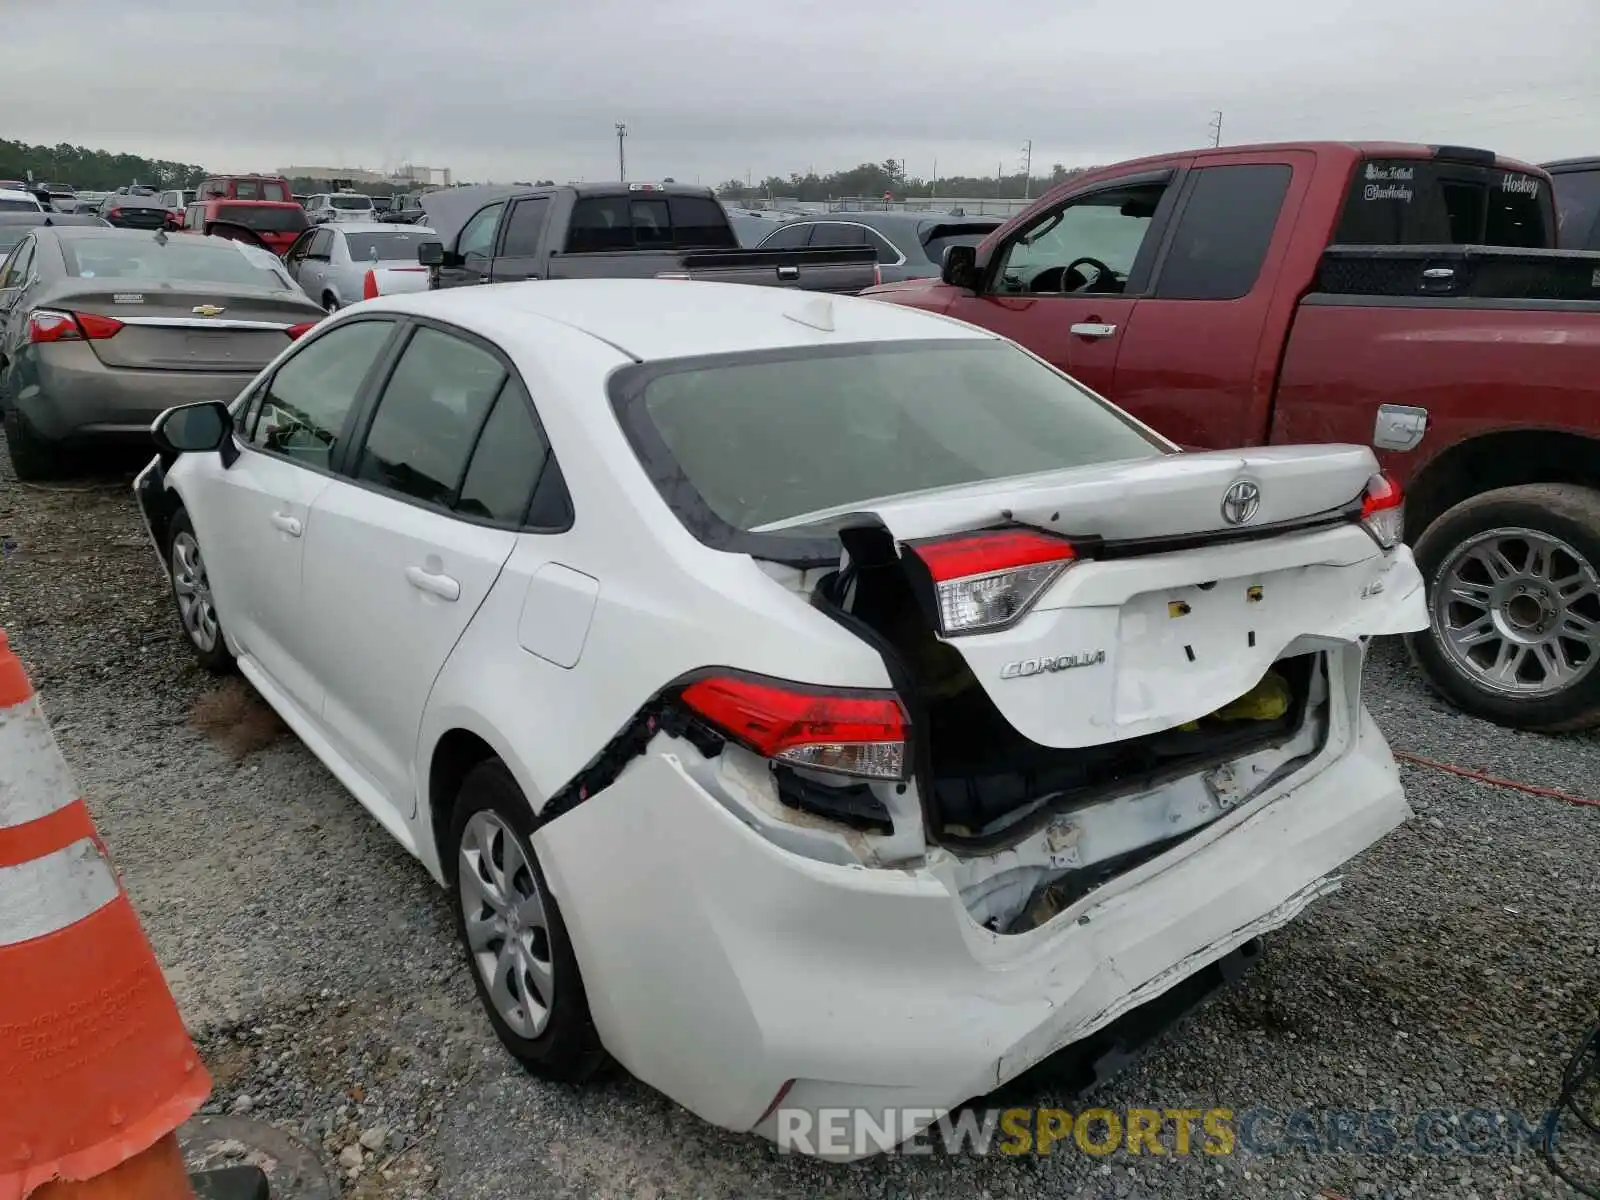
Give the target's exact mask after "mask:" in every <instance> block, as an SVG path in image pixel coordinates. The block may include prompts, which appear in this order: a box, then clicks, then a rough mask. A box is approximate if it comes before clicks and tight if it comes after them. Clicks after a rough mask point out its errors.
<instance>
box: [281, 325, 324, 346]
mask: <svg viewBox="0 0 1600 1200" xmlns="http://www.w3.org/2000/svg"><path fill="white" fill-rule="evenodd" d="M316 327H317V322H315V321H302V322H301V323H300V324H298V325H291V326H289V328H288V329H285V330H284V332H285V333H287V334H288V335H289V340H290V341H291V342H293V341H298V340H299V339H300V338H302V337H304V336H305V335H306V334H308V333H310V332H311V331H312V330H313V329H315V328H316Z"/></svg>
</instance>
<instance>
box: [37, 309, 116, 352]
mask: <svg viewBox="0 0 1600 1200" xmlns="http://www.w3.org/2000/svg"><path fill="white" fill-rule="evenodd" d="M121 330H122V322H121V321H119V320H117V319H116V318H115V317H102V316H100V315H98V314H97V313H70V312H58V311H57V310H55V309H53V308H36V309H34V310H33V311H32V312H31V313H29V314H28V341H30V342H32V343H33V344H34V345H36V346H37V345H40V344H46V343H50V342H81V341H85V340H88V341H93V342H101V341H104V340H105V339H106V338H109V337H116V336H117V334H118V333H119V332H121Z"/></svg>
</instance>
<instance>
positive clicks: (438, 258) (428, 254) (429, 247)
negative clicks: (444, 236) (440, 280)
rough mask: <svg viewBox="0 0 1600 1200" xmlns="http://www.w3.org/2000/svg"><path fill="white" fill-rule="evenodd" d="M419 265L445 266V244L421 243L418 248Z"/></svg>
mask: <svg viewBox="0 0 1600 1200" xmlns="http://www.w3.org/2000/svg"><path fill="white" fill-rule="evenodd" d="M417 263H418V265H420V266H424V267H440V266H443V265H444V243H443V242H421V243H419V244H418V246H417Z"/></svg>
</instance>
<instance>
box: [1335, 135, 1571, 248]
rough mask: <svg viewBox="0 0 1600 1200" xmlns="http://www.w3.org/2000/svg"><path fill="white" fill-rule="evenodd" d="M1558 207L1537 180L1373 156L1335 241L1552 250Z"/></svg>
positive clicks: (1359, 174) (1360, 170) (1443, 162)
mask: <svg viewBox="0 0 1600 1200" xmlns="http://www.w3.org/2000/svg"><path fill="white" fill-rule="evenodd" d="M1555 238H1556V220H1555V205H1554V202H1553V201H1552V199H1551V196H1550V188H1549V185H1548V184H1547V183H1546V182H1545V180H1543V179H1541V178H1540V177H1539V176H1537V175H1529V174H1526V173H1524V172H1521V171H1503V170H1500V169H1499V168H1498V167H1480V166H1475V165H1473V164H1471V163H1461V162H1452V161H1450V160H1447V159H1393V158H1371V159H1367V160H1365V161H1364V162H1362V163H1361V164H1360V166H1359V167H1357V169H1356V175H1355V178H1354V179H1353V180H1352V181H1351V183H1350V191H1349V195H1348V196H1347V198H1346V200H1345V207H1344V215H1343V216H1342V217H1341V218H1340V221H1339V230H1338V234H1337V236H1336V237H1335V239H1334V240H1335V241H1337V242H1339V243H1341V244H1343V245H1347V246H1431V245H1458V246H1459V245H1481V246H1513V247H1519V248H1529V247H1531V248H1536V249H1537V248H1549V247H1553V246H1555V244H1556V241H1555Z"/></svg>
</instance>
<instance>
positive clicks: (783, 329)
mask: <svg viewBox="0 0 1600 1200" xmlns="http://www.w3.org/2000/svg"><path fill="white" fill-rule="evenodd" d="M373 307H374V308H381V309H386V310H390V311H397V312H406V313H415V314H416V315H418V316H430V317H435V318H437V319H439V320H441V321H448V322H452V323H454V324H458V325H460V326H462V327H463V328H465V329H467V330H469V331H477V332H481V333H483V334H485V335H487V336H489V337H491V338H494V339H497V340H501V341H505V342H515V341H516V340H517V335H518V330H519V328H521V327H524V326H525V323H526V322H527V321H529V320H540V319H542V320H547V321H551V322H555V323H557V324H561V325H566V326H568V327H569V328H572V329H575V330H578V331H580V332H583V333H587V334H589V335H590V336H591V337H594V338H596V339H598V340H600V341H603V342H606V343H608V344H610V345H611V346H613V347H615V348H616V349H618V350H620V351H622V352H623V353H624V354H627V355H629V356H630V357H632V358H635V359H638V360H641V361H645V362H648V361H652V360H658V359H670V358H693V357H698V356H700V355H706V354H736V353H739V352H741V351H750V350H779V349H787V348H791V347H803V346H829V345H841V344H846V343H850V342H874V341H912V340H918V339H944V338H950V339H974V338H978V339H992V338H994V337H995V335H994V334H991V333H989V332H988V331H986V330H982V329H978V328H977V327H975V326H971V325H967V324H965V323H964V322H960V321H953V320H950V319H949V318H946V317H942V316H939V315H937V314H934V313H929V312H924V311H923V310H921V309H916V308H909V307H905V306H903V305H897V304H885V303H883V302H882V301H880V300H869V299H858V298H856V297H853V296H825V295H821V294H819V293H808V292H801V291H795V290H791V289H788V288H778V287H754V286H750V285H747V284H732V283H702V282H697V281H693V280H668V279H556V280H537V281H532V282H528V283H505V284H497V285H496V286H494V287H492V288H475V287H471V288H444V289H440V290H438V291H429V292H411V293H403V294H400V295H396V296H392V297H383V298H382V299H380V300H378V301H375V302H374V304H373ZM823 308H825V309H827V310H828V315H829V317H830V318H831V322H832V324H833V329H832V330H830V331H824V330H822V329H818V328H816V327H815V326H814V325H812V324H807V323H806V321H807V320H814V319H816V317H817V314H818V312H819V310H820V309H823ZM797 318H798V319H797Z"/></svg>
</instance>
